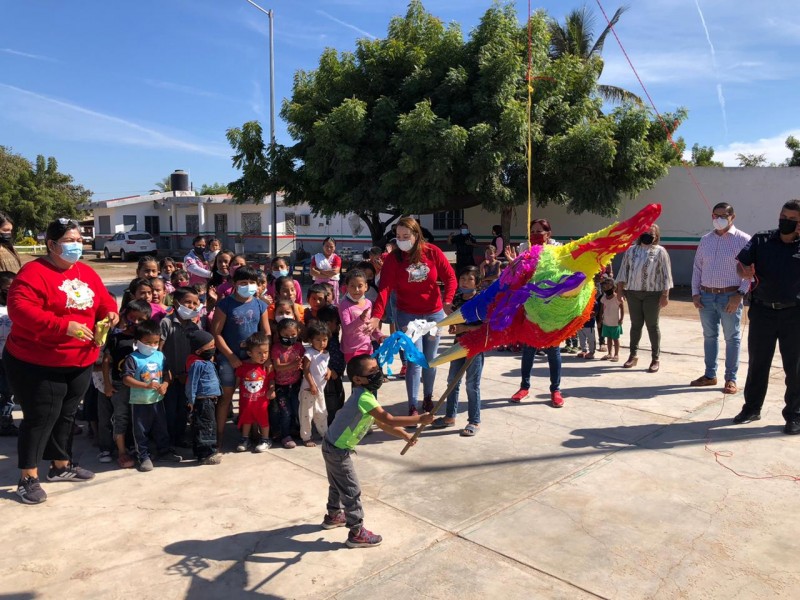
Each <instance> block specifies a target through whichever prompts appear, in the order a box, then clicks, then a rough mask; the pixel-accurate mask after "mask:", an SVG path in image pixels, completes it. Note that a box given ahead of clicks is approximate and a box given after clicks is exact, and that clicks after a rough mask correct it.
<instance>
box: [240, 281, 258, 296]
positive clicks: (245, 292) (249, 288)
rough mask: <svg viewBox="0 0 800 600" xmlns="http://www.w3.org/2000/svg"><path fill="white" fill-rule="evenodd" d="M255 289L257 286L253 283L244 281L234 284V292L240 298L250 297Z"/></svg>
mask: <svg viewBox="0 0 800 600" xmlns="http://www.w3.org/2000/svg"><path fill="white" fill-rule="evenodd" d="M257 290H258V286H257V285H256V284H255V283H245V284H243V285H238V286H236V293H237V294H238V295H239V296H240V297H241V298H250V297H252V296H253V294H255V293H256V291H257Z"/></svg>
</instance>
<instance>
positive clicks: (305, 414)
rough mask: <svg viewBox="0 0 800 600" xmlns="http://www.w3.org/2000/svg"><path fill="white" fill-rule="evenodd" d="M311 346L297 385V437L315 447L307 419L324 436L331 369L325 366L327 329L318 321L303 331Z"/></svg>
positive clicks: (326, 361) (327, 355) (326, 427)
mask: <svg viewBox="0 0 800 600" xmlns="http://www.w3.org/2000/svg"><path fill="white" fill-rule="evenodd" d="M306 335H307V338H308V341H309V343H310V344H311V346H310V347H309V348H306V353H305V356H303V382H302V384H301V385H300V439H302V440H303V444H305V446H306V447H307V448H313V447H314V446H316V444H315V443H314V441H313V440H312V439H311V422H312V421H313V422H314V425H315V426H316V428H317V433H318V434H319V435H320V436H322V437H325V434H326V433H327V431H328V410H327V409H326V408H325V384H326V383H328V379H329V378H330V374H331V371H330V369H329V368H328V361H329V360H330V355H329V354H328V352H327V347H328V337H329V335H330V334H329V333H328V328H327V327H326V326H325V325H323V324H321V323H319V324H317V323H315V324H313V325H310V326H309V328H308V331H307V332H306Z"/></svg>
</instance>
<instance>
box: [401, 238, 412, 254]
mask: <svg viewBox="0 0 800 600" xmlns="http://www.w3.org/2000/svg"><path fill="white" fill-rule="evenodd" d="M414 242H415V240H414V238H413V237H412V238H411V239H408V240H397V247H398V248H400V250H402V251H403V252H408V251H409V250H411V248H413V247H414Z"/></svg>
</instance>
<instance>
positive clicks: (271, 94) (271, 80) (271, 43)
mask: <svg viewBox="0 0 800 600" xmlns="http://www.w3.org/2000/svg"><path fill="white" fill-rule="evenodd" d="M274 20H275V11H274V10H270V11H269V151H270V157H271V158H272V157H274V156H275V44H274V41H273V40H274V37H273V27H272V25H273V22H274ZM277 256H278V194H277V192H276V191H275V190H273V191H272V259H273V260H274V259H275V258H276V257H277Z"/></svg>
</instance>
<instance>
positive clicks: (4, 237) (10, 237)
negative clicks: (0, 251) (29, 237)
mask: <svg viewBox="0 0 800 600" xmlns="http://www.w3.org/2000/svg"><path fill="white" fill-rule="evenodd" d="M13 239H14V234H13V233H0V240H3V241H4V242H10V241H11V240H13Z"/></svg>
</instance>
